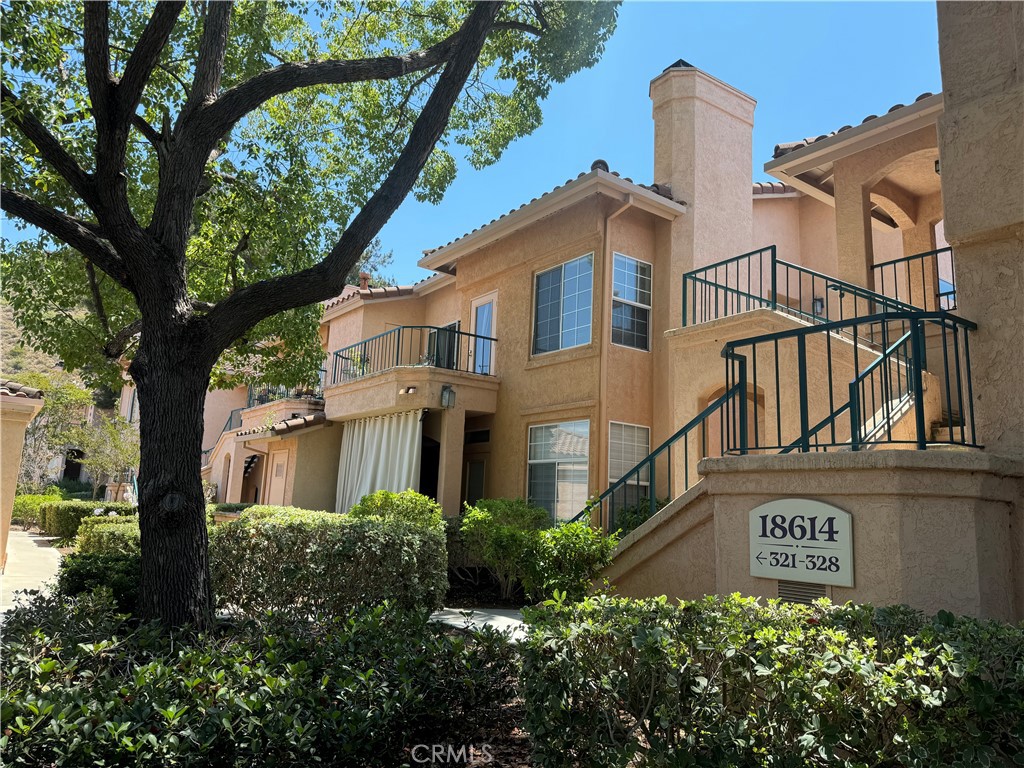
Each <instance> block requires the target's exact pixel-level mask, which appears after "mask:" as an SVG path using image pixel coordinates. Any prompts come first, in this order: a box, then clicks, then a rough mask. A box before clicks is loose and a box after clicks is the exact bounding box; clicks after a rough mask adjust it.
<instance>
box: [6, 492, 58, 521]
mask: <svg viewBox="0 0 1024 768" xmlns="http://www.w3.org/2000/svg"><path fill="white" fill-rule="evenodd" d="M61 498H62V497H61V496H58V495H55V494H50V493H23V494H21V495H20V496H15V497H14V507H13V509H12V510H11V522H12V523H13V524H15V525H23V526H25V527H26V528H31V527H33V526H37V525H40V523H39V520H40V510H41V509H42V507H44V506H46V505H48V504H53V503H55V502H58V501H60V500H61ZM40 527H42V526H40Z"/></svg>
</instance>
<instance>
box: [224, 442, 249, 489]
mask: <svg viewBox="0 0 1024 768" xmlns="http://www.w3.org/2000/svg"><path fill="white" fill-rule="evenodd" d="M248 453H249V451H247V450H246V448H245V443H235V446H234V448H233V449H232V451H231V466H230V467H229V468H228V487H227V488H226V489H225V496H224V501H225V503H227V504H238V503H239V502H240V501H241V500H242V481H243V480H244V479H245V475H244V472H245V457H246V455H248Z"/></svg>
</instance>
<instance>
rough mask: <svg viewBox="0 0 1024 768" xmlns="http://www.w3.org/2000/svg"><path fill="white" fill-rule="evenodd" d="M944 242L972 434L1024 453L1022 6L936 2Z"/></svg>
mask: <svg viewBox="0 0 1024 768" xmlns="http://www.w3.org/2000/svg"><path fill="white" fill-rule="evenodd" d="M938 21H939V59H940V63H941V68H942V88H943V92H944V98H945V111H944V112H943V115H942V117H941V119H940V120H939V153H940V157H941V168H942V194H943V201H944V205H945V211H946V219H945V234H946V240H947V241H949V243H950V244H951V245H952V246H953V249H954V252H955V254H956V288H957V303H958V311H957V313H958V314H960V315H962V316H963V317H965V318H967V319H968V320H973V321H974V322H976V323H977V324H978V331H977V332H976V333H974V334H973V335H972V337H971V366H972V373H973V376H974V396H975V408H976V410H975V422H976V425H977V431H978V435H977V440H978V442H980V443H982V444H984V445H985V447H986V448H987V449H988V450H991V451H996V452H999V453H1003V454H1007V455H1011V456H1017V457H1020V456H1024V385H1022V383H1021V381H1022V371H1024V5H1021V4H1019V3H1010V2H1006V3H992V2H986V3H962V4H961V3H953V2H940V3H939V4H938Z"/></svg>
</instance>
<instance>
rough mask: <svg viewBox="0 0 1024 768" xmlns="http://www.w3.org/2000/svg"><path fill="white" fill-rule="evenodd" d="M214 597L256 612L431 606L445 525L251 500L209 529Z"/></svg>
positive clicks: (443, 585)
mask: <svg viewBox="0 0 1024 768" xmlns="http://www.w3.org/2000/svg"><path fill="white" fill-rule="evenodd" d="M210 573H211V584H212V588H213V592H214V595H215V596H216V600H217V605H218V606H219V607H220V608H223V609H226V610H231V611H237V612H239V613H240V614H242V615H244V616H248V617H252V618H260V617H263V616H265V615H266V614H267V613H275V614H279V615H283V616H288V617H292V618H314V617H317V616H321V615H328V616H334V615H340V614H342V613H344V612H346V611H348V610H349V609H350V608H352V607H353V606H358V605H376V604H379V603H382V602H384V601H390V602H391V603H392V604H394V605H395V606H398V607H401V608H404V609H410V610H421V611H428V612H429V611H431V610H434V609H437V608H440V607H441V604H442V601H443V599H444V595H445V592H446V591H447V589H448V556H447V551H446V548H445V534H444V531H443V529H441V530H437V529H433V528H430V527H427V526H424V525H420V524H416V523H410V522H407V521H405V520H399V519H389V518H380V517H376V516H374V517H367V518H365V519H361V518H359V517H352V516H351V515H338V514H334V513H329V512H313V511H309V510H303V509H296V508H294V507H265V506H253V507H250V508H249V509H247V510H245V511H244V512H242V513H241V515H240V516H239V517H238V519H237V520H231V521H229V522H226V523H221V524H219V525H217V526H215V527H214V528H212V529H211V530H210Z"/></svg>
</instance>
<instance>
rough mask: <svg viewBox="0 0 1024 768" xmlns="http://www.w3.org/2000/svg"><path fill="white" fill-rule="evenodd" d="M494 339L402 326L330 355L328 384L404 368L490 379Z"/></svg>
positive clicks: (432, 328) (433, 328) (450, 331)
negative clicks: (330, 365)
mask: <svg viewBox="0 0 1024 768" xmlns="http://www.w3.org/2000/svg"><path fill="white" fill-rule="evenodd" d="M496 342H497V339H493V338H491V337H489V336H479V335H477V334H475V333H464V332H463V331H460V330H457V329H456V328H452V327H447V328H441V327H437V326H432V325H403V326H400V327H398V328H393V329H391V330H390V331H385V332H384V333H379V334H377V335H376V336H372V337H370V338H368V339H364V340H363V341H360V342H357V343H355V344H350V345H349V346H347V347H344V348H343V349H339V350H337V351H335V352H334V353H333V361H332V370H331V383H332V384H341V383H343V382H346V381H353V380H355V379H361V378H363V377H364V376H370V375H372V374H375V373H381V372H383V371H389V370H391V369H393V368H400V367H405V366H428V367H432V368H445V369H447V370H452V371H462V372H464V373H476V374H479V375H482V376H493V375H494V345H495V343H496Z"/></svg>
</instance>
